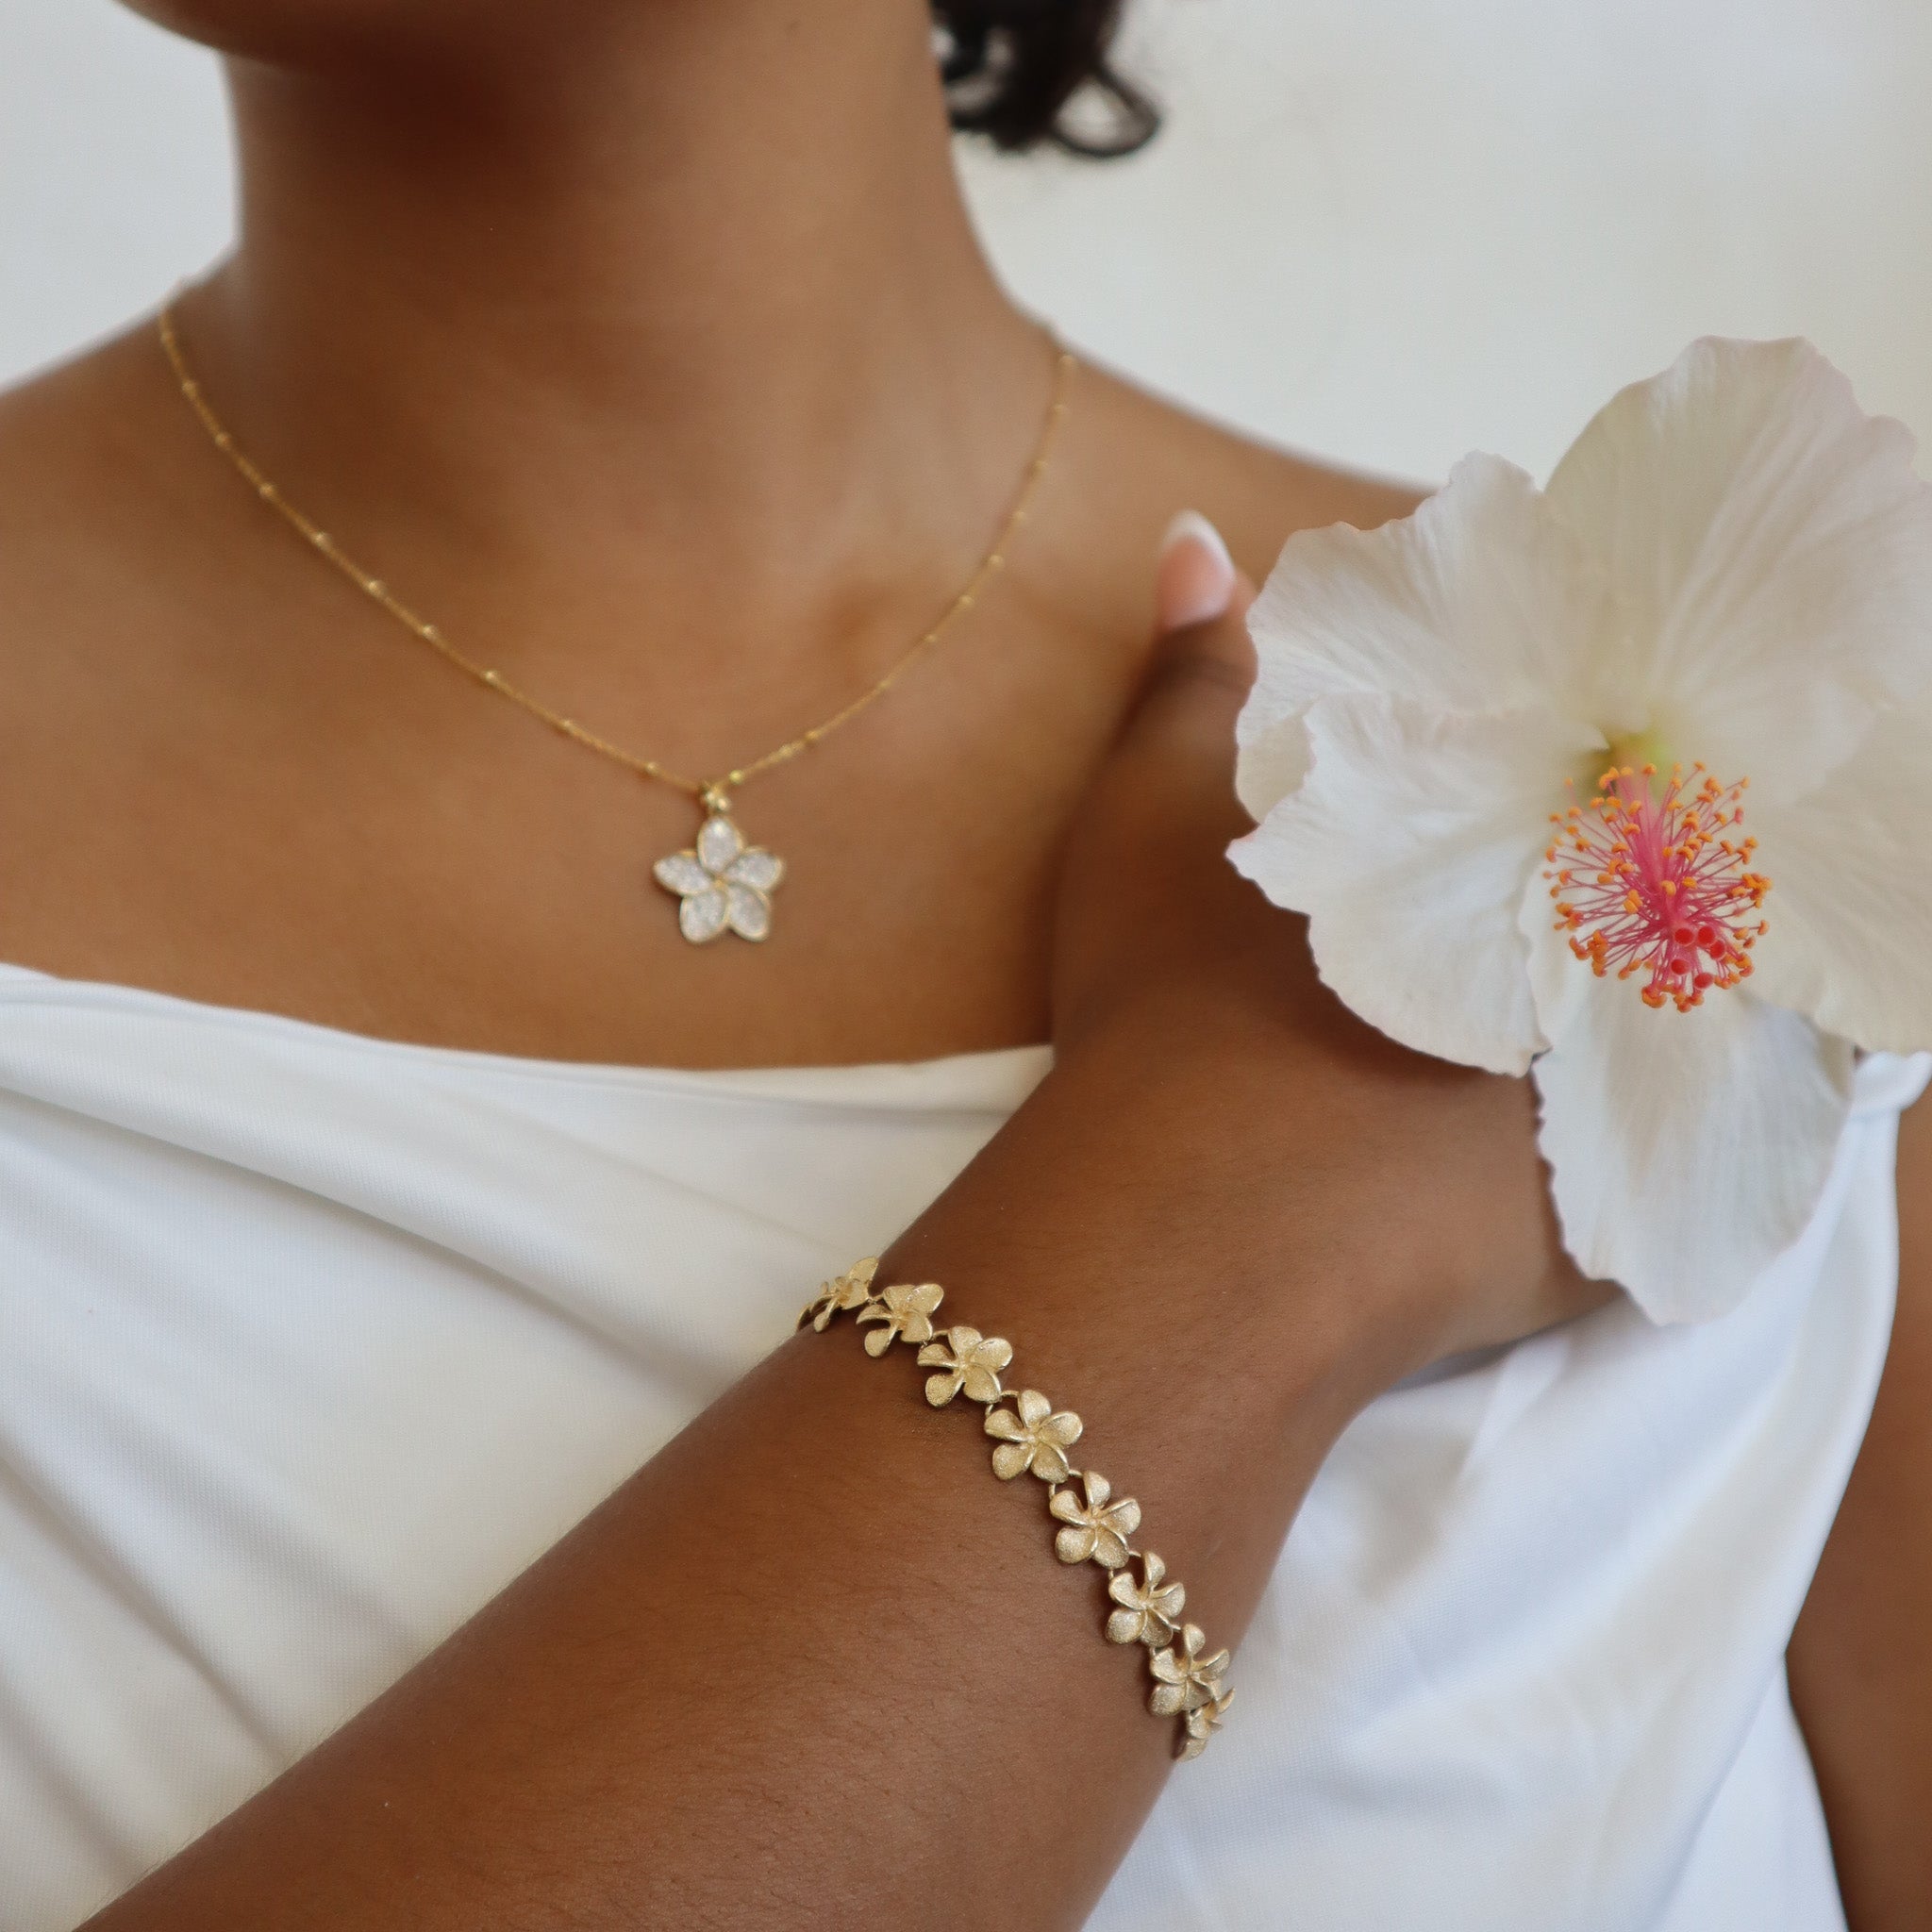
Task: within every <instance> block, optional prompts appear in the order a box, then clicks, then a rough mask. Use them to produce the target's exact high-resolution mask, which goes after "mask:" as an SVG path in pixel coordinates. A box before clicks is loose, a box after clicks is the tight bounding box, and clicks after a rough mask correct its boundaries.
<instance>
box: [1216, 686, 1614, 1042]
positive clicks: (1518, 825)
mask: <svg viewBox="0 0 1932 1932" xmlns="http://www.w3.org/2000/svg"><path fill="white" fill-rule="evenodd" d="M1307 729H1308V733H1309V737H1310V741H1311V742H1312V744H1313V746H1314V752H1315V761H1314V765H1313V768H1312V770H1311V771H1310V773H1309V774H1308V777H1307V782H1306V783H1305V784H1303V786H1302V788H1301V789H1300V791H1296V792H1295V793H1294V794H1293V796H1291V797H1290V798H1286V799H1284V800H1282V801H1281V803H1280V804H1278V805H1277V806H1275V807H1274V809H1273V810H1272V811H1270V812H1269V813H1268V815H1267V817H1266V818H1264V819H1263V820H1262V822H1261V824H1259V825H1258V826H1257V828H1256V829H1255V830H1254V831H1253V832H1251V833H1249V835H1248V836H1247V837H1246V838H1244V839H1241V840H1239V841H1236V843H1235V844H1234V845H1233V846H1232V847H1230V849H1229V857H1230V858H1232V859H1233V861H1234V864H1235V866H1236V868H1237V869H1238V870H1239V871H1241V873H1242V874H1245V875H1246V876H1247V877H1249V878H1251V879H1253V880H1254V881H1255V883H1256V884H1257V885H1258V886H1259V887H1260V888H1261V890H1262V891H1264V892H1266V893H1267V895H1268V896H1269V898H1271V899H1273V900H1274V903H1275V904H1276V905H1278V906H1287V907H1291V908H1293V909H1294V910H1296V911H1298V912H1306V913H1307V914H1308V915H1309V924H1308V939H1309V943H1310V945H1311V946H1312V947H1313V949H1314V955H1315V963H1316V965H1317V966H1318V967H1319V968H1320V970H1321V974H1322V977H1323V978H1324V980H1325V981H1326V982H1327V983H1328V985H1329V986H1331V987H1333V988H1334V990H1335V991H1336V992H1337V993H1338V994H1340V995H1341V998H1342V999H1343V1000H1344V1001H1345V1002H1346V1003H1347V1004H1348V1005H1349V1006H1351V1007H1353V1008H1355V1010H1356V1011H1357V1013H1359V1014H1360V1015H1361V1016H1362V1017H1363V1018H1364V1019H1365V1020H1367V1021H1369V1022H1370V1023H1371V1024H1373V1025H1375V1026H1378V1027H1380V1028H1381V1029H1382V1031H1383V1032H1385V1033H1387V1034H1389V1035H1391V1037H1392V1038H1394V1039H1396V1040H1399V1041H1402V1042H1403V1043H1404V1044H1405V1045H1407V1046H1412V1047H1415V1048H1417V1049H1418V1050H1419V1051H1421V1052H1423V1053H1429V1054H1435V1055H1436V1056H1438V1057H1439V1058H1442V1059H1451V1060H1459V1061H1461V1062H1463V1063H1464V1064H1465V1065H1469V1066H1477V1067H1487V1068H1489V1069H1490V1070H1491V1072H1492V1073H1502V1074H1521V1073H1524V1071H1526V1070H1527V1068H1528V1066H1529V1062H1530V1058H1531V1056H1532V1055H1534V1054H1536V1053H1537V1052H1539V1051H1541V1048H1542V1047H1543V1046H1545V1045H1546V1044H1547V1043H1548V1042H1547V1041H1546V1040H1545V1039H1544V1037H1543V1034H1542V1033H1541V1030H1540V1029H1539V1027H1538V1025H1537V1020H1536V1012H1535V1007H1534V1004H1533V1002H1532V1000H1531V998H1530V993H1529V987H1528V983H1527V980H1526V978H1525V976H1524V967H1525V964H1526V958H1525V953H1524V940H1523V936H1522V934H1521V932H1520V931H1519V929H1518V925H1517V919H1518V913H1519V910H1520V908H1521V907H1522V905H1523V898H1524V880H1525V879H1526V878H1529V877H1531V876H1532V875H1533V874H1534V873H1535V872H1536V871H1537V870H1538V869H1539V868H1540V865H1541V858H1542V852H1543V847H1544V843H1545V841H1546V840H1547V838H1548V836H1549V829H1550V827H1549V817H1550V813H1551V812H1552V811H1553V810H1556V809H1558V808H1560V807H1561V806H1562V805H1563V803H1564V800H1565V797H1566V793H1565V791H1564V789H1563V781H1564V779H1565V777H1567V776H1569V775H1571V774H1573V773H1574V771H1576V770H1577V769H1578V768H1579V767H1581V766H1583V765H1585V764H1587V762H1588V760H1589V758H1590V756H1591V753H1592V752H1601V750H1602V747H1603V741H1602V739H1601V738H1599V737H1598V736H1597V735H1596V734H1595V733H1594V732H1592V731H1590V730H1588V729H1587V728H1585V727H1583V726H1581V725H1575V724H1569V723H1567V722H1566V721H1565V720H1563V719H1562V718H1560V717H1558V716H1557V714H1556V713H1555V712H1552V711H1549V710H1523V711H1515V712H1510V713H1508V714H1507V715H1501V716H1490V717H1470V716H1454V717H1452V716H1444V715H1441V714H1435V713H1431V712H1428V711H1425V710H1424V709H1423V708H1420V707H1419V706H1416V705H1414V704H1410V703H1406V702H1404V701H1402V700H1399V699H1396V698H1392V697H1382V696H1367V695H1348V696H1337V697H1325V698H1322V699H1320V700H1318V701H1317V702H1316V703H1315V704H1314V705H1313V706H1312V707H1311V708H1310V709H1309V711H1308V713H1307Z"/></svg>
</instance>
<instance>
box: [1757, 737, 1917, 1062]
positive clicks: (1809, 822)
mask: <svg viewBox="0 0 1932 1932" xmlns="http://www.w3.org/2000/svg"><path fill="white" fill-rule="evenodd" d="M1752 796H1753V801H1754V802H1753V804H1752V806H1751V807H1750V808H1749V809H1748V810H1747V811H1746V813H1745V824H1747V826H1748V827H1749V828H1750V829H1751V830H1752V831H1753V832H1755V833H1756V834H1757V837H1758V838H1759V839H1760V840H1761V841H1763V843H1762V847H1761V849H1760V850H1759V851H1758V853H1757V855H1756V858H1757V863H1758V864H1760V865H1761V866H1762V868H1763V870H1764V871H1765V872H1766V873H1767V874H1769V875H1770V878H1771V882H1772V888H1771V892H1770V894H1769V895H1768V897H1767V898H1766V899H1765V902H1764V916H1765V919H1766V921H1767V923H1768V924H1769V925H1770V928H1771V930H1770V931H1769V932H1767V933H1766V934H1765V936H1764V938H1763V939H1761V940H1760V941H1758V942H1757V950H1756V951H1755V952H1754V953H1753V954H1752V956H1751V957H1752V961H1753V964H1754V965H1755V967H1756V969H1757V970H1756V972H1755V974H1754V975H1753V977H1752V980H1751V990H1752V991H1753V992H1755V993H1756V994H1757V997H1758V998H1760V999H1763V1000H1769V1001H1770V1002H1771V1003H1772V1004H1773V1005H1774V1006H1780V1007H1790V1008H1791V1009H1792V1010H1793V1011H1795V1012H1800V1013H1804V1014H1806V1015H1807V1016H1808V1017H1809V1018H1811V1019H1813V1020H1815V1021H1816V1022H1817V1023H1818V1024H1819V1025H1821V1026H1823V1027H1824V1029H1825V1031H1826V1032H1828V1033H1840V1034H1842V1035H1844V1037H1845V1038H1846V1039H1847V1040H1850V1041H1854V1042H1855V1043H1856V1044H1857V1045H1859V1046H1862V1047H1866V1048H1869V1049H1873V1050H1882V1051H1886V1052H1890V1053H1914V1052H1917V1051H1918V1050H1919V1049H1920V1048H1922V1047H1926V1046H1932V862H1928V859H1927V857H1926V852H1925V837H1926V832H1927V830H1928V828H1932V713H1928V708H1925V707H1920V708H1917V710H1916V713H1915V712H1914V711H1913V710H1894V711H1891V712H1890V713H1888V714H1887V715H1886V716H1885V717H1884V718H1883V719H1882V720H1881V721H1880V723H1879V724H1878V726H1877V728H1876V730H1874V733H1873V735H1872V736H1871V737H1870V738H1869V739H1867V740H1866V741H1864V743H1862V744H1861V745H1859V747H1858V749H1857V752H1856V754H1855V755H1854V756H1853V757H1852V758H1849V759H1847V760H1846V761H1845V763H1843V764H1842V765H1840V767H1839V768H1838V770H1837V771H1835V772H1834V773H1832V774H1831V776H1830V777H1828V778H1827V779H1826V780H1825V781H1824V784H1823V785H1821V786H1820V787H1819V788H1818V789H1817V791H1811V792H1808V793H1807V795H1806V796H1805V798H1804V799H1803V800H1802V801H1799V802H1796V803H1788V802H1784V801H1764V802H1761V803H1760V802H1757V800H1756V793H1755V792H1754V793H1753V794H1752Z"/></svg>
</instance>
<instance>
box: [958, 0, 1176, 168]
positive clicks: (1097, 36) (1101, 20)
mask: <svg viewBox="0 0 1932 1932" xmlns="http://www.w3.org/2000/svg"><path fill="white" fill-rule="evenodd" d="M1121 4H1122V0H932V16H933V23H934V25H936V26H937V27H938V29H939V45H940V71H941V75H943V76H944V79H945V83H946V99H947V103H948V105H949V107H950V108H951V110H952V116H953V125H954V126H955V127H957V128H959V129H960V130H961V131H962V132H965V133H968V134H983V135H985V136H986V137H987V138H988V139H989V140H991V142H993V144H994V145H995V146H997V147H1003V148H1008V149H1019V148H1029V147H1038V146H1041V145H1048V146H1053V147H1058V148H1062V149H1064V150H1065V151H1066V152H1067V153H1068V154H1075V155H1086V156H1089V157H1091V158H1096V159H1106V158H1111V157H1113V156H1116V155H1126V154H1132V153H1133V152H1134V150H1135V149H1136V148H1139V147H1144V146H1145V145H1146V144H1147V142H1150V141H1151V140H1152V139H1153V138H1154V135H1155V132H1156V130H1157V129H1158V127H1159V125H1160V116H1159V113H1158V110H1157V109H1156V108H1155V106H1154V103H1153V102H1152V101H1150V100H1149V99H1148V98H1147V96H1146V95H1145V94H1144V93H1142V92H1141V90H1140V89H1139V88H1137V87H1136V86H1135V85H1134V84H1133V83H1132V82H1131V81H1130V80H1128V79H1126V78H1125V77H1124V75H1121V74H1120V73H1119V72H1118V70H1116V68H1115V67H1114V65H1113V61H1112V58H1111V49H1112V46H1113V37H1114V32H1115V29H1116V28H1117V27H1118V26H1119V25H1120V15H1121ZM1070 109H1072V110H1074V111H1073V112H1071V113H1070V111H1069V110H1070Z"/></svg>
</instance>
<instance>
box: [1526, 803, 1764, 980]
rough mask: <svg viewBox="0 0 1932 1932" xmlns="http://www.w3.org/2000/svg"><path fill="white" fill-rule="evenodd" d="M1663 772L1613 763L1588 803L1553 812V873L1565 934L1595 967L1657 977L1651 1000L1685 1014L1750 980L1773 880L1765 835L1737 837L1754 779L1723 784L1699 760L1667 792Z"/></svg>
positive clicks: (1549, 873) (1559, 927)
mask: <svg viewBox="0 0 1932 1932" xmlns="http://www.w3.org/2000/svg"><path fill="white" fill-rule="evenodd" d="M1656 777H1657V767H1656V766H1655V765H1645V766H1643V767H1642V768H1641V770H1638V769H1636V768H1634V767H1632V766H1629V765H1622V766H1617V765H1613V766H1611V767H1610V769H1609V770H1608V771H1607V772H1606V773H1604V774H1603V776H1602V777H1600V778H1599V779H1598V780H1597V793H1596V796H1595V797H1594V798H1592V799H1591V802H1590V804H1589V805H1588V806H1581V805H1573V806H1571V807H1570V808H1569V809H1568V810H1567V811H1562V812H1552V813H1551V814H1550V822H1551V824H1553V825H1554V826H1555V827H1556V830H1555V831H1554V832H1553V834H1552V835H1551V839H1550V843H1549V849H1548V850H1547V851H1546V852H1545V853H1544V855H1543V856H1544V858H1546V859H1547V861H1548V863H1549V870H1548V871H1546V872H1545V873H1544V874H1543V876H1544V878H1546V879H1547V880H1548V881H1549V882H1550V897H1551V898H1552V899H1554V900H1555V901H1556V905H1557V931H1558V932H1561V933H1564V934H1567V935H1568V937H1569V941H1570V950H1571V951H1572V952H1573V953H1574V954H1575V955H1576V957H1577V958H1579V959H1581V960H1583V961H1584V962H1585V963H1586V964H1587V965H1588V966H1589V967H1590V969H1591V972H1592V973H1594V974H1596V975H1597V976H1598V977H1599V978H1602V977H1603V976H1604V975H1605V974H1608V973H1610V972H1612V971H1614V972H1615V974H1616V975H1617V977H1618V978H1619V979H1629V978H1632V977H1633V976H1635V975H1636V974H1640V973H1646V972H1647V973H1648V974H1649V978H1648V979H1647V980H1646V981H1645V983H1644V985H1643V986H1642V987H1641V989H1640V991H1641V994H1642V997H1643V1002H1644V1004H1645V1005H1646V1006H1650V1007H1661V1006H1663V1005H1664V1004H1665V1003H1666V1002H1667V1001H1668V1002H1669V1003H1670V1004H1672V1005H1674V1007H1675V1008H1677V1010H1678V1011H1679V1012H1680V1013H1687V1012H1689V1011H1690V1010H1691V1008H1692V1007H1698V1006H1702V1005H1703V1004H1704V995H1705V994H1706V993H1707V991H1710V989H1711V988H1713V987H1717V988H1720V989H1722V988H1724V987H1731V986H1736V985H1737V983H1738V982H1739V981H1740V979H1743V978H1745V977H1747V976H1748V975H1749V974H1750V972H1751V948H1752V947H1753V946H1755V945H1756V944H1757V941H1758V939H1759V937H1760V936H1761V935H1762V934H1763V932H1764V931H1765V922H1764V921H1763V920H1762V919H1760V918H1758V917H1757V911H1758V908H1759V907H1761V906H1762V905H1763V903H1764V895H1765V893H1766V892H1767V891H1770V890H1771V881H1770V880H1769V879H1768V878H1766V877H1765V876H1764V874H1762V873H1758V872H1754V871H1753V870H1752V869H1751V855H1752V854H1753V853H1754V852H1755V851H1756V850H1757V840H1756V839H1748V838H1741V837H1738V836H1734V834H1735V828H1736V827H1737V825H1738V824H1739V823H1740V820H1741V819H1742V818H1743V816H1744V807H1743V803H1742V801H1743V795H1744V789H1745V787H1746V786H1747V785H1748V784H1749V783H1750V780H1749V779H1748V778H1740V779H1739V780H1738V782H1737V783H1736V784H1735V785H1720V784H1719V783H1718V781H1717V780H1716V779H1715V778H1713V777H1712V776H1711V775H1710V774H1709V773H1707V771H1706V770H1705V769H1704V767H1703V766H1702V765H1693V766H1691V775H1690V777H1689V778H1688V779H1687V778H1686V777H1685V775H1684V769H1683V767H1682V766H1681V765H1678V766H1674V767H1673V768H1672V772H1671V775H1670V778H1669V780H1668V781H1667V782H1666V783H1665V784H1664V785H1663V787H1662V789H1661V790H1660V791H1659V790H1657V788H1656V786H1655V785H1654V784H1653V780H1655V778H1656Z"/></svg>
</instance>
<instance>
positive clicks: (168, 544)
mask: <svg viewBox="0 0 1932 1932" xmlns="http://www.w3.org/2000/svg"><path fill="white" fill-rule="evenodd" d="M157 353H158V352H157V351H156V350H155V349H154V346H153V344H152V342H151V341H148V340H146V339H145V338H144V337H143V336H142V335H141V334H139V333H136V334H132V335H129V336H126V337H124V338H121V339H119V340H117V341H112V342H109V343H107V344H106V345H104V346H102V347H100V348H97V349H93V350H91V351H89V352H88V353H87V354H85V355H83V356H80V357H78V358H75V360H73V361H71V362H68V363H64V364H62V365H61V366H59V367H58V368H56V369H53V370H50V371H48V372H46V373H45V374H43V375H38V376H35V377H33V378H32V379H30V380H28V381H26V382H25V383H22V384H20V385H18V386H16V387H15V388H13V389H10V390H8V391H6V392H4V393H0V612H4V613H5V622H4V623H0V661H4V662H5V663H6V664H7V666H8V679H9V689H10V690H11V691H14V692H15V693H16V694H17V693H20V692H21V691H23V689H24V686H23V683H22V679H23V678H30V679H33V680H36V681H38V680H41V679H43V678H45V679H55V680H59V679H63V678H67V677H71V676H74V675H78V674H79V672H80V670H81V666H82V663H83V661H86V659H85V658H84V654H82V653H81V652H79V651H78V650H77V649H63V650H58V651H56V650H49V649H47V648H45V645H46V643H47V641H49V640H54V639H58V640H62V641H65V642H68V643H70V644H77V643H78V642H79V641H80V634H81V633H83V632H85V631H88V630H90V629H93V628H96V627H98V625H99V624H101V623H103V622H105V623H108V624H111V625H119V624H122V623H125V620H126V619H127V618H128V616H129V615H130V614H131V613H133V612H135V611H139V610H141V609H142V608H145V607H146V606H147V605H148V604H149V603H150V602H151V599H149V598H147V597H145V596H144V594H143V592H144V590H145V588H146V587H147V586H149V585H151V584H152V583H153V581H154V580H155V578H156V576H157V575H158V574H159V573H161V572H162V571H163V570H164V567H165V565H166V562H167V559H168V558H169V557H170V556H171V554H172V553H173V551H174V550H175V548H176V547H177V546H178V543H179V541H180V538H181V535H182V532H183V529H184V527H192V509H191V507H190V505H189V504H188V503H187V502H186V501H184V498H185V496H186V495H187V494H188V493H189V492H186V491H184V490H183V489H182V487H181V483H180V480H179V472H178V471H177V470H176V469H175V467H174V466H173V464H172V461H171V459H172V458H174V457H175V455H176V453H177V448H178V440H179V438H180V436H181V433H182V425H180V424H179V423H178V422H176V421H175V419H174V417H173V416H172V415H171V414H170V413H169V411H168V409H167V408H166V405H167V404H168V402H169V401H170V400H171V398H170V397H169V395H168V393H167V391H166V390H165V389H164V388H162V386H161V385H160V384H159V383H158V381H157V379H156V371H155V369H154V368H153V367H152V366H151V364H152V359H153V358H154V356H155V355H156V354H157ZM190 474H192V472H191V473H190ZM92 661H95V662H98V661H99V660H98V659H93V660H92ZM9 709H12V708H9Z"/></svg>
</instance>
